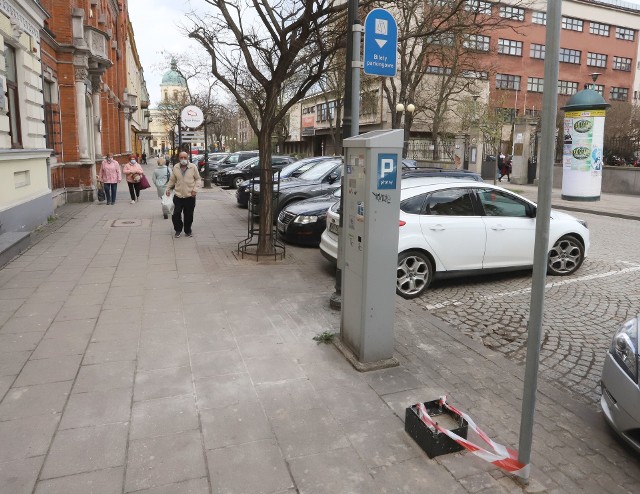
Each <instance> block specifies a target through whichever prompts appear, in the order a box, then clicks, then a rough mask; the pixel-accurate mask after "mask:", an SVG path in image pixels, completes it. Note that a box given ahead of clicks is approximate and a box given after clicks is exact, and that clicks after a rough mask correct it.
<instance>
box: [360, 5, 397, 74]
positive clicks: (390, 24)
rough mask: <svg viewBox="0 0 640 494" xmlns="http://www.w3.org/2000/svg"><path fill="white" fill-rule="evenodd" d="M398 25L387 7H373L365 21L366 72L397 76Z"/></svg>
mask: <svg viewBox="0 0 640 494" xmlns="http://www.w3.org/2000/svg"><path fill="white" fill-rule="evenodd" d="M397 49H398V25H397V24H396V20H395V19H394V18H393V16H392V15H391V13H390V12H389V11H388V10H385V9H373V10H372V11H371V12H369V14H368V15H367V18H366V19H365V21H364V73H365V74H369V75H380V76H383V77H395V76H396V72H397V60H396V59H397Z"/></svg>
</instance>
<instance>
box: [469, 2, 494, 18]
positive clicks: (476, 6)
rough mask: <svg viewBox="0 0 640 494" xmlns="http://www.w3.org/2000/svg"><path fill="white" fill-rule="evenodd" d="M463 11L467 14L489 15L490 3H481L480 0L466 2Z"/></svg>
mask: <svg viewBox="0 0 640 494" xmlns="http://www.w3.org/2000/svg"><path fill="white" fill-rule="evenodd" d="M464 9H465V10H466V11H467V12H475V13H476V14H486V15H491V2H483V1H482V0H467V5H465V7H464Z"/></svg>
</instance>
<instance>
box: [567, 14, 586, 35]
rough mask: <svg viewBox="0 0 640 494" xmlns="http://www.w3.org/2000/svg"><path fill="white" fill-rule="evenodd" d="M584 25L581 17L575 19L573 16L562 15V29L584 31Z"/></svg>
mask: <svg viewBox="0 0 640 494" xmlns="http://www.w3.org/2000/svg"><path fill="white" fill-rule="evenodd" d="M583 25H584V23H583V22H582V20H580V19H574V18H573V17H564V16H563V17H562V29H568V30H570V31H580V32H582V28H583Z"/></svg>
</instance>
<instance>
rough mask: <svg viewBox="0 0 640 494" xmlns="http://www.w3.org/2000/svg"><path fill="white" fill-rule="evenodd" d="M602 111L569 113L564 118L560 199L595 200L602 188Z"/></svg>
mask: <svg viewBox="0 0 640 494" xmlns="http://www.w3.org/2000/svg"><path fill="white" fill-rule="evenodd" d="M604 119H605V110H582V111H568V112H566V113H565V118H564V135H563V153H562V196H563V198H565V199H570V200H571V199H574V200H597V199H598V198H599V197H600V190H601V185H602V167H603V164H604V163H603V151H602V149H603V148H602V145H603V141H604Z"/></svg>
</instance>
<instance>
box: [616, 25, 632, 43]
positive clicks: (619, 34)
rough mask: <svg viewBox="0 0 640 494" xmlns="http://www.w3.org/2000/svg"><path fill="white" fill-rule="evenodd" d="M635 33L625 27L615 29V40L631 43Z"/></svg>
mask: <svg viewBox="0 0 640 494" xmlns="http://www.w3.org/2000/svg"><path fill="white" fill-rule="evenodd" d="M635 34H636V32H635V31H634V30H633V29H628V28H626V27H617V28H616V38H618V39H624V40H626V41H633V40H634V38H635Z"/></svg>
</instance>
